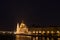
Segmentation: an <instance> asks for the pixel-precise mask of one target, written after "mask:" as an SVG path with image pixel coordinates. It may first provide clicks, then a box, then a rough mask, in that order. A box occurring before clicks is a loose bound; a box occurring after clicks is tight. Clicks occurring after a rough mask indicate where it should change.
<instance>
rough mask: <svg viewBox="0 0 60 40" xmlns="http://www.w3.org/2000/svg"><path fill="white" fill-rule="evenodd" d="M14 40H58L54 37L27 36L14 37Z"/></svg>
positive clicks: (58, 39)
mask: <svg viewBox="0 0 60 40" xmlns="http://www.w3.org/2000/svg"><path fill="white" fill-rule="evenodd" d="M16 40H60V38H56V37H32V36H31V37H29V36H20V35H16Z"/></svg>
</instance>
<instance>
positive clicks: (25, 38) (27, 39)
mask: <svg viewBox="0 0 60 40" xmlns="http://www.w3.org/2000/svg"><path fill="white" fill-rule="evenodd" d="M16 40H31V38H30V37H29V36H21V35H16Z"/></svg>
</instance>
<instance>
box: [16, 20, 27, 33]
mask: <svg viewBox="0 0 60 40" xmlns="http://www.w3.org/2000/svg"><path fill="white" fill-rule="evenodd" d="M16 34H28V28H27V26H26V25H25V24H24V21H23V20H22V22H21V24H20V26H19V23H17V29H16Z"/></svg>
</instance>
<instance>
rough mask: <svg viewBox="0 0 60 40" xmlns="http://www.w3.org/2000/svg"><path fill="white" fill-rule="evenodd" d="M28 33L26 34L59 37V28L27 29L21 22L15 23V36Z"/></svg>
mask: <svg viewBox="0 0 60 40" xmlns="http://www.w3.org/2000/svg"><path fill="white" fill-rule="evenodd" d="M20 33H28V34H33V33H35V34H37V33H42V34H43V33H47V34H48V33H52V34H53V33H58V34H59V35H60V27H36V28H34V27H31V28H29V27H27V26H26V24H25V23H24V22H23V21H22V22H21V24H19V23H17V28H16V34H20Z"/></svg>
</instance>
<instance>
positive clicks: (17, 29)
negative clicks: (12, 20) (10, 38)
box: [16, 23, 19, 33]
mask: <svg viewBox="0 0 60 40" xmlns="http://www.w3.org/2000/svg"><path fill="white" fill-rule="evenodd" d="M16 33H19V23H17V28H16Z"/></svg>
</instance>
